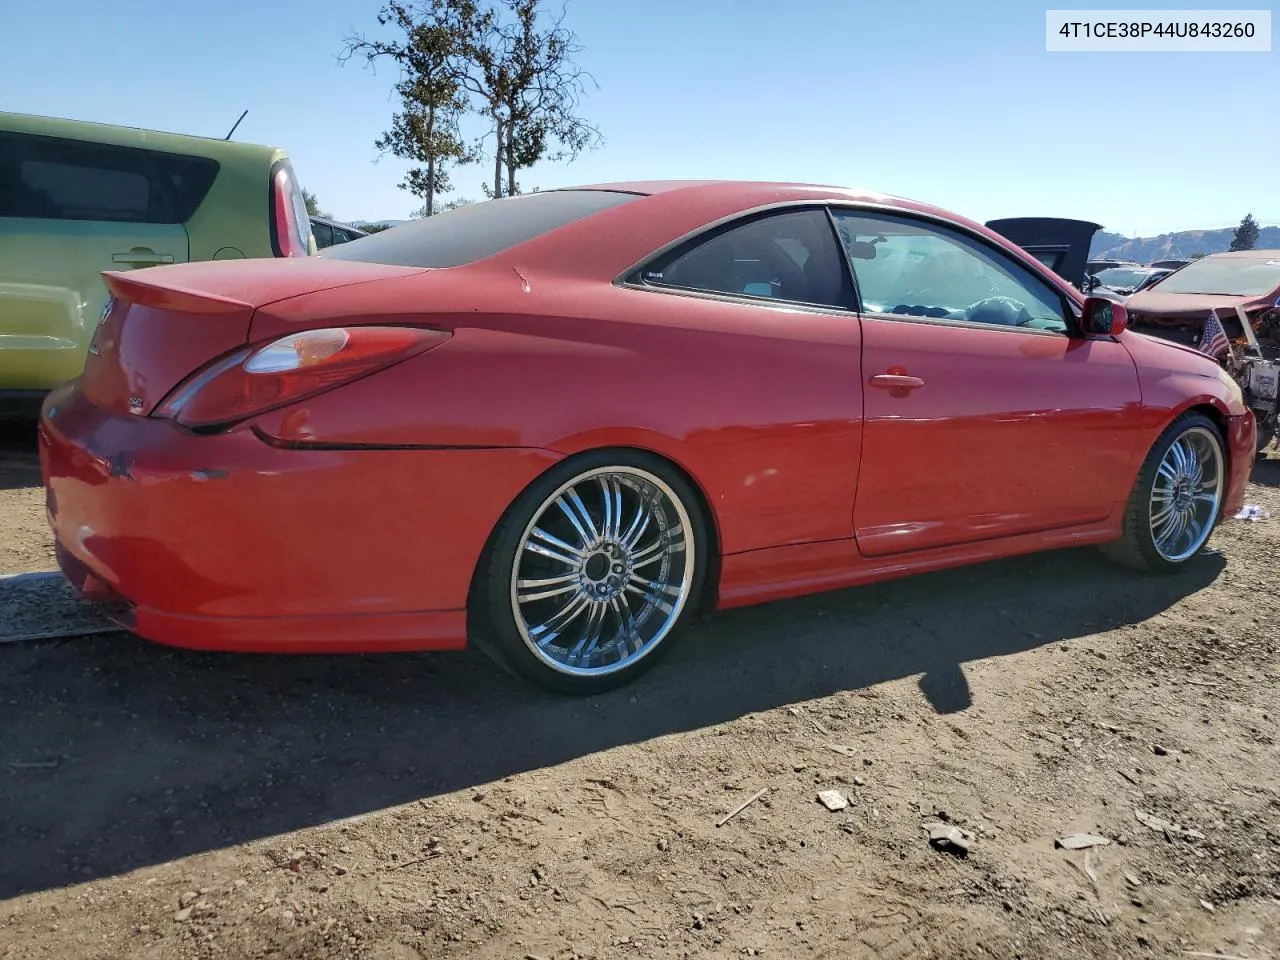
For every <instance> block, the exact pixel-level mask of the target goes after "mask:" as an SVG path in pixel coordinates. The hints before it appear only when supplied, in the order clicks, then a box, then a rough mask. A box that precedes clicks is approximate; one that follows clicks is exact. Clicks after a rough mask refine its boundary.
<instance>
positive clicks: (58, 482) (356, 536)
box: [39, 384, 557, 653]
mask: <svg viewBox="0 0 1280 960" xmlns="http://www.w3.org/2000/svg"><path fill="white" fill-rule="evenodd" d="M39 436H40V461H41V467H42V470H43V472H44V480H45V488H46V509H47V514H48V518H49V523H50V526H51V528H52V530H53V533H54V536H55V539H56V541H57V552H58V557H59V565H60V566H61V567H62V569H63V572H64V574H66V576H67V578H68V580H69V581H70V582H71V583H72V584H73V585H75V586H76V587H77V588H78V589H80V590H81V591H82V592H83V593H84V594H85V595H87V596H91V597H94V598H95V599H99V600H104V601H106V602H107V604H108V606H107V609H108V611H109V612H110V613H111V614H112V616H114V617H115V618H116V620H117V622H118V623H120V624H121V625H122V626H124V627H125V628H126V629H128V630H131V631H133V632H135V633H137V634H139V635H141V636H143V637H145V638H147V639H150V640H155V641H157V642H161V643H166V644H170V645H174V646H182V647H193V648H200V649H211V650H228V651H259V652H299V653H302V652H375V651H388V650H411V649H412V650H440V649H455V648H459V647H462V646H464V645H465V642H466V614H465V607H466V602H467V593H468V590H469V588H470V581H471V576H472V572H473V571H474V570H475V567H476V563H477V562H478V560H479V557H480V554H481V551H482V550H483V548H484V545H485V542H486V541H487V539H488V536H489V534H490V532H491V531H492V529H493V527H494V525H495V524H496V523H497V521H498V520H499V518H500V517H501V515H502V513H503V512H504V511H505V510H506V508H507V506H508V505H509V504H510V503H511V501H512V500H514V499H515V497H516V496H518V495H519V492H520V491H521V490H522V489H523V488H524V487H525V486H526V485H527V484H528V483H529V482H531V481H532V480H533V479H534V478H535V477H536V476H537V475H538V474H539V473H541V472H542V471H543V470H545V469H546V467H548V466H549V465H550V464H551V463H553V462H554V461H555V460H556V459H557V458H556V456H555V455H554V454H551V453H547V452H543V451H533V450H516V449H509V450H507V449H504V450H327V449H326V450H314V449H313V450H300V449H282V448H279V447H276V446H273V445H271V444H269V443H267V442H265V441H264V440H263V439H260V438H259V436H258V435H257V434H255V433H254V432H253V431H252V429H250V428H248V427H244V428H240V429H236V430H233V431H230V432H228V433H224V434H217V435H209V436H198V435H193V434H189V433H187V432H185V431H183V430H181V429H180V428H178V427H176V426H174V425H173V424H171V423H169V422H168V421H164V420H155V419H150V418H146V417H137V416H131V415H128V414H116V413H110V412H107V411H104V410H102V409H100V408H98V407H96V406H94V405H93V404H91V403H89V402H88V401H87V400H85V399H84V397H83V396H81V395H80V394H79V392H78V391H77V390H76V387H75V385H74V384H70V385H67V386H65V387H60V388H58V389H57V390H55V391H53V392H52V393H51V394H50V395H49V396H48V398H47V399H46V401H45V404H44V409H43V411H42V414H41V419H40V427H39Z"/></svg>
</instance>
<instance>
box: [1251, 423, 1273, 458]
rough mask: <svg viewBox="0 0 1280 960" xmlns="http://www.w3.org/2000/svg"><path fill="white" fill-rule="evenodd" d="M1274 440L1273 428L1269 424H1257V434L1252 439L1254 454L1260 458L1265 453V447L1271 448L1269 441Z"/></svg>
mask: <svg viewBox="0 0 1280 960" xmlns="http://www.w3.org/2000/svg"><path fill="white" fill-rule="evenodd" d="M1275 438H1276V431H1275V427H1273V426H1272V425H1271V424H1266V425H1265V426H1264V425H1263V424H1261V423H1260V424H1258V432H1257V435H1256V437H1255V438H1254V452H1255V453H1256V454H1257V455H1258V456H1259V457H1260V456H1262V455H1263V454H1264V453H1266V452H1267V447H1269V446H1271V441H1272V440H1274V439H1275Z"/></svg>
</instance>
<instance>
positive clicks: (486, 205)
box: [323, 190, 637, 267]
mask: <svg viewBox="0 0 1280 960" xmlns="http://www.w3.org/2000/svg"><path fill="white" fill-rule="evenodd" d="M635 199H637V195H636V194H633V193H619V192H617V191H613V190H547V191H543V192H540V193H525V194H520V195H519V196H515V197H503V198H501V199H500V200H486V201H484V202H482V203H473V204H470V205H469V206H465V207H458V208H456V209H454V210H449V211H447V212H445V213H437V214H436V215H435V216H432V217H423V218H422V219H420V220H411V221H410V222H408V223H404V224H401V225H400V226H397V227H392V228H391V229H390V230H383V231H382V232H381V233H374V234H370V235H369V236H367V237H359V238H358V239H355V240H352V241H351V242H350V243H344V244H342V246H341V247H329V248H327V249H326V250H325V251H324V254H323V256H324V257H325V258H326V259H329V260H361V261H364V262H366V263H385V264H391V265H393V266H400V267H460V266H462V265H463V264H466V263H473V262H475V261H476V260H483V259H484V258H485V257H491V256H493V255H494V254H495V253H500V252H501V251H503V250H506V249H508V248H510V247H514V246H516V245H517V244H520V243H524V242H525V241H528V240H532V239H533V238H534V237H537V236H540V235H542V234H544V233H549V232H550V231H552V230H555V229H556V228H557V227H563V226H566V225H567V224H570V223H573V222H574V221H575V220H581V219H582V218H583V217H588V216H590V215H591V214H593V213H599V212H600V211H601V210H607V209H609V208H610V207H616V206H617V205H618V204H620V203H626V202H627V201H628V200H635Z"/></svg>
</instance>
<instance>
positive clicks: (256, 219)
mask: <svg viewBox="0 0 1280 960" xmlns="http://www.w3.org/2000/svg"><path fill="white" fill-rule="evenodd" d="M284 159H287V157H286V155H285V152H284V151H283V150H275V149H271V148H268V147H263V148H260V149H258V150H254V151H243V152H242V153H241V154H239V155H236V156H234V157H221V158H218V163H219V169H218V177H217V179H216V180H214V182H213V186H212V187H211V188H210V189H209V193H208V195H207V196H206V197H205V198H204V202H203V203H202V204H200V206H199V207H198V208H197V209H196V212H195V213H194V214H192V216H191V218H190V219H189V220H188V221H187V223H186V227H187V236H188V237H189V238H190V243H191V259H192V260H213V259H215V258H216V259H219V260H228V259H239V258H241V257H271V256H274V253H273V252H272V249H271V178H270V174H271V166H272V164H274V163H275V162H276V161H277V160H284Z"/></svg>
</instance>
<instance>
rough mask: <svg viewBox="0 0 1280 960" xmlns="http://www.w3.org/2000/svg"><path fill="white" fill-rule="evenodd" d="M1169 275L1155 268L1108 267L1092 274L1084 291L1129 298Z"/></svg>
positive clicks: (1165, 270) (1166, 271)
mask: <svg viewBox="0 0 1280 960" xmlns="http://www.w3.org/2000/svg"><path fill="white" fill-rule="evenodd" d="M1171 273H1173V271H1172V270H1170V269H1162V268H1157V267H1108V268H1107V269H1105V270H1099V271H1098V272H1097V273H1095V274H1092V275H1091V277H1090V282H1089V284H1088V286H1087V288H1086V289H1087V290H1088V292H1089V293H1092V294H1095V295H1097V296H1100V297H1121V298H1124V297H1131V296H1133V295H1134V294H1135V293H1137V292H1138V291H1139V290H1145V289H1146V288H1147V287H1149V286H1151V285H1152V284H1155V283H1158V282H1159V281H1161V280H1163V279H1164V278H1165V277H1167V276H1169V274H1171Z"/></svg>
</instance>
